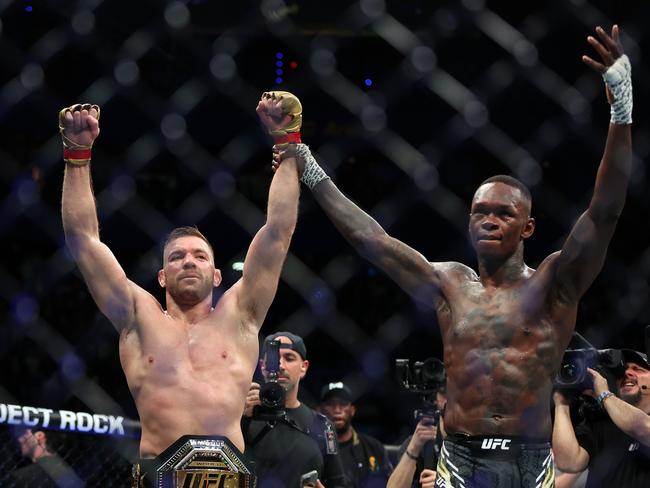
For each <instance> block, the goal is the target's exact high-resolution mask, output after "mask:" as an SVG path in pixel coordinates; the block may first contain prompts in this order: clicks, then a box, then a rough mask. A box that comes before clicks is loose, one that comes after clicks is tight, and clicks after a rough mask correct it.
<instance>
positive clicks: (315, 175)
mask: <svg viewBox="0 0 650 488" xmlns="http://www.w3.org/2000/svg"><path fill="white" fill-rule="evenodd" d="M296 155H297V156H298V157H300V158H302V159H303V161H304V162H305V169H304V170H303V172H302V176H301V177H300V181H302V182H303V183H304V184H305V185H307V187H308V188H309V189H310V190H313V189H314V187H315V186H316V185H318V184H319V183H320V182H321V181H323V180H327V179H329V176H327V173H325V171H323V168H321V167H320V165H319V164H318V163H317V162H316V159H314V156H312V154H311V151H310V150H309V146H307V144H298V145H297V146H296Z"/></svg>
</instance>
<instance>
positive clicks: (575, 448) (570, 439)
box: [551, 391, 589, 473]
mask: <svg viewBox="0 0 650 488" xmlns="http://www.w3.org/2000/svg"><path fill="white" fill-rule="evenodd" d="M553 401H554V402H555V422H554V423H553V439H552V443H551V444H552V447H553V460H554V461H555V465H556V466H557V467H558V468H559V469H560V470H561V471H564V472H565V473H580V472H582V471H584V470H585V469H587V465H588V464H589V454H587V451H586V450H585V449H584V448H582V447H581V446H580V444H578V439H577V437H576V433H575V430H574V429H573V424H572V423H571V414H570V411H569V408H570V403H569V401H568V400H567V399H566V398H565V396H564V395H562V393H560V392H557V391H556V392H555V393H553Z"/></svg>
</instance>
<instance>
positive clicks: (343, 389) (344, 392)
mask: <svg viewBox="0 0 650 488" xmlns="http://www.w3.org/2000/svg"><path fill="white" fill-rule="evenodd" d="M331 396H338V397H340V398H343V399H344V400H347V401H349V402H351V401H352V391H351V390H350V388H348V387H347V386H345V385H344V384H343V382H342V381H338V382H336V383H327V384H326V385H325V386H324V387H323V388H322V389H321V391H320V401H321V402H324V401H325V399H326V398H328V397H331Z"/></svg>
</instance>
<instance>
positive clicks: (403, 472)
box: [386, 453, 417, 488]
mask: <svg viewBox="0 0 650 488" xmlns="http://www.w3.org/2000/svg"><path fill="white" fill-rule="evenodd" d="M416 469H417V463H416V462H415V460H414V459H411V458H409V457H408V456H407V455H406V453H404V454H402V457H401V458H400V460H399V463H397V466H395V469H394V470H393V472H392V473H391V475H390V478H388V483H387V484H386V488H407V487H410V486H411V484H412V483H413V476H414V475H415V470H416Z"/></svg>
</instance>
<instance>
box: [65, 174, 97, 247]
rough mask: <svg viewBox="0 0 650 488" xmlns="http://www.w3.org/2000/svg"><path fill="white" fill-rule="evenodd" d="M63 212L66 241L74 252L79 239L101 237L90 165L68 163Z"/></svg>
mask: <svg viewBox="0 0 650 488" xmlns="http://www.w3.org/2000/svg"><path fill="white" fill-rule="evenodd" d="M61 214H62V219H63V230H64V233H65V238H66V242H67V243H68V245H69V246H70V247H71V251H72V252H73V254H74V253H75V252H76V250H77V246H78V241H80V240H83V239H93V238H95V239H99V224H98V221H97V208H96V205H95V196H94V195H93V190H92V184H91V178H90V165H85V166H71V165H69V164H68V165H66V167H65V174H64V177H63V195H62V199H61Z"/></svg>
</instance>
